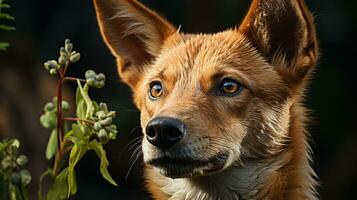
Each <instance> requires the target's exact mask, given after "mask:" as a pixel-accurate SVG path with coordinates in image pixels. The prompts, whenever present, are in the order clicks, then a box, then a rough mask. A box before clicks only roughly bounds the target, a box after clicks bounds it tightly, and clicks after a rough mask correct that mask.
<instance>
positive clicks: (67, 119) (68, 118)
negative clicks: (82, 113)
mask: <svg viewBox="0 0 357 200" xmlns="http://www.w3.org/2000/svg"><path fill="white" fill-rule="evenodd" d="M63 120H64V121H80V122H86V123H89V124H94V123H95V122H94V121H92V120H88V119H80V118H76V117H64V118H63Z"/></svg>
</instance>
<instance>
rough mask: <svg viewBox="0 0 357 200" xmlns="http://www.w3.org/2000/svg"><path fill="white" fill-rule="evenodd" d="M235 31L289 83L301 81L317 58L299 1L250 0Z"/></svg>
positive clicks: (310, 21)
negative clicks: (247, 8) (249, 4)
mask: <svg viewBox="0 0 357 200" xmlns="http://www.w3.org/2000/svg"><path fill="white" fill-rule="evenodd" d="M238 30H239V32H241V33H242V34H243V35H245V36H246V37H247V39H248V40H249V41H250V42H251V43H252V44H253V46H254V47H255V48H256V49H257V50H258V51H259V52H260V53H261V54H262V55H263V56H264V57H265V58H266V60H267V61H268V62H269V63H270V64H272V65H273V66H274V67H276V68H277V70H278V71H279V73H281V74H282V76H283V78H284V79H285V80H286V81H288V82H290V83H297V82H300V81H301V80H303V79H304V77H306V75H307V74H308V72H309V71H310V69H311V68H312V67H313V66H314V65H315V63H316V61H317V57H318V42H317V39H316V33H315V26H314V23H313V18H312V15H311V14H310V12H309V10H308V9H307V7H306V5H305V3H304V1H303V0H252V4H251V7H250V9H249V11H248V14H247V15H246V17H245V19H244V20H243V22H242V24H241V25H240V26H239V29H238Z"/></svg>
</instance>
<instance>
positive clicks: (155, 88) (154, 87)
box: [149, 81, 163, 100]
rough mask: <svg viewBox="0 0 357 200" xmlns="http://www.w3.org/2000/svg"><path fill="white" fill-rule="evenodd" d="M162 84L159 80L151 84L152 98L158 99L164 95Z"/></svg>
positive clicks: (150, 94)
mask: <svg viewBox="0 0 357 200" xmlns="http://www.w3.org/2000/svg"><path fill="white" fill-rule="evenodd" d="M162 90H163V89H162V84H161V83H160V82H159V81H154V82H152V83H151V84H150V91H149V96H150V99H153V100H155V99H157V98H159V97H160V96H161V95H162Z"/></svg>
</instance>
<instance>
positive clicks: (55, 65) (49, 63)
mask: <svg viewBox="0 0 357 200" xmlns="http://www.w3.org/2000/svg"><path fill="white" fill-rule="evenodd" d="M44 67H45V69H47V70H51V69H58V68H59V66H58V63H57V61H55V60H49V61H47V62H45V64H44Z"/></svg>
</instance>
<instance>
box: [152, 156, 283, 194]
mask: <svg viewBox="0 0 357 200" xmlns="http://www.w3.org/2000/svg"><path fill="white" fill-rule="evenodd" d="M244 164H245V165H244V166H241V165H235V166H232V167H230V168H229V169H226V170H225V171H223V172H220V173H217V174H213V175H210V176H202V177H195V178H178V179H171V178H167V177H164V176H161V175H157V176H156V178H155V182H156V183H157V184H158V185H159V186H160V187H161V190H162V191H163V192H164V193H165V194H167V195H168V196H170V199H180V200H183V199H185V200H186V199H187V200H189V199H195V200H211V199H212V200H216V199H227V200H230V199H232V200H236V199H255V197H256V196H257V193H258V192H259V191H260V187H263V184H262V183H264V182H265V180H264V179H265V178H267V177H268V176H269V175H270V174H272V173H274V172H276V171H277V170H278V169H279V168H281V167H282V165H284V163H280V162H278V161H276V162H271V163H268V162H258V161H247V162H245V163H244ZM154 173H156V172H154ZM157 173H158V172H157ZM159 177H160V178H159ZM272 184H274V183H272Z"/></svg>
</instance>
